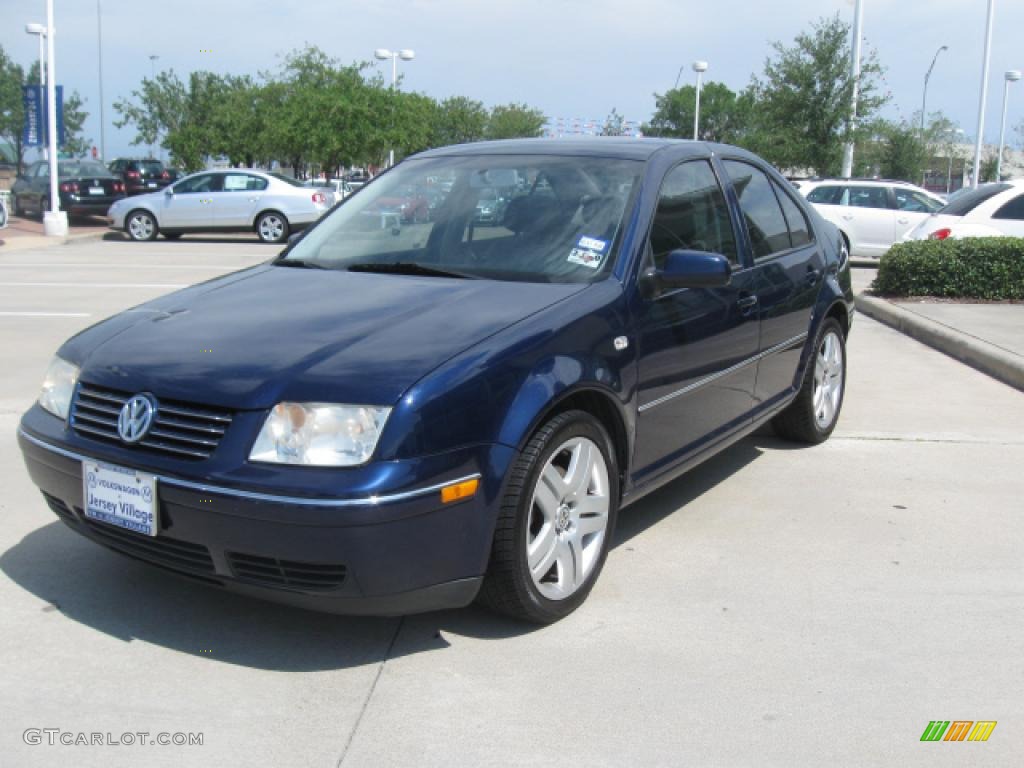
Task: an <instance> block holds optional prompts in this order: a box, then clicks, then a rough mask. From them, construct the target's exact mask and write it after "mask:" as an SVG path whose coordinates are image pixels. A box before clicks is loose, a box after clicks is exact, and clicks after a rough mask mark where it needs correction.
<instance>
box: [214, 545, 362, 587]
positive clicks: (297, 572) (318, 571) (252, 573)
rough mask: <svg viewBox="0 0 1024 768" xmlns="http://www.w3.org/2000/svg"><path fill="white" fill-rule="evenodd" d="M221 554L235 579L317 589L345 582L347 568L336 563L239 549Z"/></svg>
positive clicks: (270, 584)
mask: <svg viewBox="0 0 1024 768" xmlns="http://www.w3.org/2000/svg"><path fill="white" fill-rule="evenodd" d="M225 554H226V555H227V559H228V564H229V565H230V566H231V570H232V572H233V573H234V574H235V576H236V577H237V578H238V579H240V580H242V581H250V582H253V583H256V584H260V585H262V586H268V587H288V588H291V589H301V590H304V591H307V592H319V591H326V590H329V589H337V588H338V587H340V586H341V585H342V584H343V583H344V582H345V573H346V570H347V569H346V567H345V566H344V565H341V564H340V563H304V562H302V561H299V560H278V559H277V558H274V557H262V556H260V555H246V554H242V553H239V552H227V553H225Z"/></svg>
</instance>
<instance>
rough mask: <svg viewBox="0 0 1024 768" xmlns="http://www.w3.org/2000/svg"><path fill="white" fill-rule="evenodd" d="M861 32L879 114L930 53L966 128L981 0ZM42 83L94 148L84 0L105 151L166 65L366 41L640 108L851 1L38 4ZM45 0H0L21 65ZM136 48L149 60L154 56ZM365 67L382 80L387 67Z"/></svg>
mask: <svg viewBox="0 0 1024 768" xmlns="http://www.w3.org/2000/svg"><path fill="white" fill-rule="evenodd" d="M863 2H864V29H863V35H864V39H865V42H866V45H867V46H868V47H870V48H874V49H875V50H877V52H878V55H879V58H880V60H881V62H882V64H883V65H884V66H885V67H886V68H887V73H886V76H885V83H884V86H885V88H887V89H888V90H890V91H891V93H892V101H891V103H890V105H889V106H888V107H887V108H886V109H885V111H884V113H883V114H884V115H885V116H886V117H890V118H893V119H900V118H901V117H910V116H911V115H912V113H913V112H915V111H916V110H919V109H920V106H921V96H922V86H923V81H924V75H925V72H926V71H927V69H928V65H929V64H930V63H931V60H932V56H933V55H934V54H935V51H936V50H937V49H938V48H939V47H940V46H942V45H947V46H949V50H947V51H945V52H943V53H942V54H941V55H940V56H939V59H938V62H937V63H936V65H935V70H934V72H933V74H932V78H931V81H930V84H929V89H928V111H929V112H932V111H933V110H941V111H942V112H943V113H944V114H945V115H946V116H947V117H949V118H951V119H952V120H953V121H954V122H956V123H958V124H959V125H960V127H962V128H963V129H964V131H965V133H966V135H967V136H968V137H970V138H972V139H973V137H974V136H975V135H976V126H977V114H978V100H979V93H980V82H981V69H982V51H983V46H984V36H985V13H986V7H987V0H863ZM54 6H55V24H56V28H57V34H56V35H55V37H54V41H55V44H56V54H55V57H54V59H55V63H56V67H57V82H59V83H61V84H63V85H64V86H65V88H66V89H67V90H77V91H78V92H79V94H80V95H81V96H82V97H83V98H84V99H85V102H86V109H87V110H88V111H89V113H90V117H89V119H88V121H87V122H86V126H85V129H86V134H87V136H88V137H91V138H92V140H93V142H94V143H95V144H96V145H99V143H100V110H99V75H98V69H99V67H98V56H97V52H98V42H97V7H98V6H101V7H102V38H103V48H102V53H103V57H102V58H103V90H104V103H105V120H104V123H105V133H106V136H105V141H106V157H107V158H113V157H115V156H118V155H125V154H139V153H140V152H141V149H142V148H138V147H136V148H133V147H132V146H131V141H132V139H133V138H134V131H132V130H131V129H130V128H125V129H116V128H114V127H113V120H114V119H115V118H116V113H115V111H114V109H113V104H114V102H115V101H117V100H119V99H122V98H125V97H128V96H129V95H130V94H131V91H132V90H133V89H135V88H137V87H138V85H139V83H140V81H141V79H142V78H143V77H147V76H149V75H150V72H151V67H155V68H156V69H157V71H159V70H162V69H174V70H175V72H177V73H178V74H179V75H180V76H183V79H184V76H185V75H186V74H187V73H188V72H190V71H193V70H199V69H206V70H211V71H214V72H217V73H221V74H227V73H232V74H243V73H249V74H257V73H258V72H260V71H266V70H274V69H277V68H278V66H279V65H280V63H281V57H282V56H283V55H284V54H286V53H288V52H290V51H292V50H295V49H296V48H301V47H303V46H304V45H306V44H310V45H316V46H318V47H320V48H321V49H323V50H324V51H325V52H327V53H328V54H329V55H331V56H332V57H335V58H337V59H339V60H340V61H341V62H343V63H351V62H354V61H366V60H371V59H372V57H373V50H374V49H375V48H378V47H387V48H393V49H398V48H411V49H413V50H414V51H415V53H416V58H415V59H414V60H413V61H411V62H399V68H400V74H401V75H402V76H403V78H404V79H403V82H402V88H403V89H405V90H414V91H419V92H421V93H425V94H427V95H430V96H433V97H435V98H439V99H440V98H445V97H448V96H452V95H464V96H469V97H472V98H475V99H478V100H480V101H482V102H484V103H485V104H486V105H488V106H492V105H495V104H503V103H508V102H512V101H515V102H526V103H528V104H530V105H531V106H535V107H538V108H539V109H541V110H542V111H543V112H544V113H545V114H546V115H548V116H550V117H563V118H576V117H578V118H583V119H594V118H596V119H599V120H602V121H603V120H604V118H605V117H606V116H607V115H608V114H609V113H610V112H611V110H612V108H615V109H616V110H617V111H618V112H619V113H620V114H622V115H623V116H624V117H625V118H626V119H628V120H636V121H645V120H648V119H650V117H651V115H652V113H653V111H654V94H655V93H663V92H664V91H666V90H668V89H670V88H671V87H672V86H673V83H674V82H675V80H676V77H677V75H678V73H679V70H680V67H683V68H684V69H683V73H682V78H683V79H682V81H681V83H685V82H693V78H694V74H693V72H692V70H691V69H690V64H691V63H692V62H693V61H694V60H696V59H702V60H705V61H707V62H709V64H710V68H709V70H708V72H707V73H706V75H705V78H706V79H710V80H715V81H719V82H723V83H725V84H726V85H728V86H729V87H730V88H732V89H734V90H738V89H740V88H743V87H744V86H746V85H747V84H748V83H749V81H750V78H751V75H752V74H754V73H758V74H759V73H760V72H761V71H762V69H763V65H764V61H765V58H766V57H767V56H768V55H769V54H770V53H771V43H772V42H773V41H782V42H784V43H790V42H791V41H792V40H793V38H794V37H795V36H796V35H797V34H799V33H800V32H801V31H804V30H807V29H808V28H809V27H810V24H811V22H813V21H814V20H816V19H819V18H821V17H823V16H831V15H833V14H836V13H838V14H839V15H840V16H841V17H842V18H843V19H844V20H846V21H848V22H851V23H852V21H853V14H854V4H853V0H772V2H758V1H757V0H714V1H713V2H695V1H694V0H630V1H628V2H625V1H623V0H511V1H510V2H496V1H495V0H488V1H487V2H479V1H478V0H359V1H358V2H353V0H330V2H326V1H325V0H301V1H300V2H287V1H286V0H274V1H271V0H246V1H245V2H239V1H237V0H205V1H200V0H163V1H162V2H156V1H155V0H99V2H97V1H96V0H54ZM45 15H46V4H45V2H44V0H0V19H2V22H3V23H2V24H0V45H2V46H3V48H4V50H5V51H6V52H7V53H8V55H10V56H11V57H12V58H13V59H14V60H15V61H17V62H19V63H20V64H22V65H23V66H26V67H27V66H30V65H31V63H32V62H33V61H34V60H35V59H36V58H37V57H38V45H37V40H36V37H35V36H33V35H28V34H26V33H25V32H24V31H23V30H24V25H25V23H26V22H30V21H38V22H41V23H45V21H46V19H45ZM1022 32H1024V2H1022V0H995V17H994V34H993V42H992V60H991V73H990V76H989V80H988V82H989V88H988V108H987V110H986V112H985V116H986V122H985V131H984V136H985V139H986V140H987V141H989V142H993V143H994V142H996V141H997V140H998V135H999V118H1000V113H1001V109H1002V97H1003V82H1004V80H1003V73H1004V71H1005V70H1007V69H1024V45H1022V44H1021V39H1022ZM150 56H158V57H159V58H158V59H157V60H156V61H155V62H151V61H150V58H149V57H150ZM380 66H382V68H383V69H382V71H384V73H385V75H386V76H388V77H390V62H383V63H382V64H381V65H380ZM1022 121H1024V80H1022V81H1021V82H1019V83H1017V84H1016V85H1014V86H1011V89H1010V108H1009V111H1008V121H1007V123H1008V128H1007V137H1008V142H1009V143H1011V144H1013V145H1015V146H1020V144H1021V140H1022V137H1021V136H1020V134H1018V133H1017V132H1016V131H1015V130H1014V127H1016V126H1017V125H1019V124H1021V123H1022Z"/></svg>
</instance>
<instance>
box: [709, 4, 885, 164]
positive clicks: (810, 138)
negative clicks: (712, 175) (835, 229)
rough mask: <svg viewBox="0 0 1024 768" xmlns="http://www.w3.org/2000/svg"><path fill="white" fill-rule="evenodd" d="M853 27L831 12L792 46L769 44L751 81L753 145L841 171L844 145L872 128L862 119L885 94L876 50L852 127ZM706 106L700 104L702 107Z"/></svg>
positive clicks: (768, 153) (864, 63)
mask: <svg viewBox="0 0 1024 768" xmlns="http://www.w3.org/2000/svg"><path fill="white" fill-rule="evenodd" d="M849 38H850V28H849V25H848V24H846V23H845V22H843V21H842V20H840V18H839V16H838V15H836V16H834V17H832V18H831V19H828V18H823V19H820V20H819V21H817V22H815V23H814V24H813V25H812V26H811V30H810V31H809V32H802V33H801V34H799V35H797V37H796V39H795V40H794V43H793V45H792V46H789V47H787V46H785V45H783V44H782V43H780V42H776V43H774V44H773V45H772V48H773V49H774V55H773V56H771V57H769V58H768V59H767V60H766V61H765V66H764V73H763V75H762V77H760V78H757V77H755V78H754V80H753V82H752V89H753V93H752V95H753V98H754V99H755V100H756V116H757V125H756V131H755V132H753V133H752V135H751V136H750V142H749V143H750V144H751V148H753V149H755V151H758V152H759V153H760V154H762V155H763V156H764V157H765V158H766V159H768V160H769V161H771V162H773V163H775V164H776V165H779V166H781V167H784V168H791V169H805V168H806V169H810V170H812V171H814V172H816V173H818V174H821V175H829V174H835V173H836V172H838V171H839V166H840V162H841V158H842V151H843V150H842V148H843V144H844V143H845V142H846V141H847V140H848V139H854V140H855V139H857V138H859V137H863V136H865V135H869V133H870V129H868V130H865V129H864V128H863V126H864V125H865V124H867V123H869V122H870V120H871V118H872V117H873V116H874V115H875V113H876V112H877V111H878V109H879V107H881V106H882V105H883V104H884V103H885V102H886V100H887V97H886V96H883V95H880V93H879V86H878V80H879V78H880V77H881V75H882V74H883V69H882V67H881V65H880V64H879V63H878V56H877V54H876V53H875V52H874V51H871V52H869V53H868V54H867V55H866V56H864V57H862V60H861V74H860V80H859V95H858V99H857V115H856V117H857V120H858V123H859V126H860V127H859V129H858V130H857V131H852V130H851V119H852V118H853V117H854V115H853V114H852V109H851V103H852V97H853V87H854V80H853V77H852V76H851V73H850V66H849V62H850V46H849ZM702 112H703V110H702Z"/></svg>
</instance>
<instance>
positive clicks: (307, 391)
mask: <svg viewBox="0 0 1024 768" xmlns="http://www.w3.org/2000/svg"><path fill="white" fill-rule="evenodd" d="M439 178H444V179H448V180H450V182H451V184H450V187H448V188H447V189H445V188H443V187H442V188H441V189H440V191H439V194H442V195H444V200H443V202H441V204H440V205H438V206H437V207H436V208H435V211H434V215H433V217H431V218H429V219H425V220H418V221H414V222H408V223H403V224H402V225H401V227H393V226H392V220H393V219H394V213H387V212H382V211H383V204H382V201H387V200H393V199H397V198H399V197H401V195H402V194H403V191H404V190H405V189H407V188H410V187H411V188H414V189H417V188H421V187H427V186H429V185H430V184H431V180H434V181H435V182H436V180H437V179H439ZM518 180H523V181H524V183H523V184H522V185H519V184H518V183H517V181H518ZM438 186H440V185H438ZM496 188H501V189H508V190H510V192H509V195H510V198H511V199H510V200H509V201H508V204H507V206H506V208H505V209H504V211H503V212H502V217H501V221H500V222H495V223H494V224H492V225H489V226H487V227H481V226H479V225H478V224H477V223H476V221H475V219H476V215H477V211H478V210H479V208H478V205H479V201H480V200H481V199H482V198H484V197H485V196H491V195H493V194H494V193H493V190H494V189H496ZM247 194H248V193H246V192H244V191H242V192H239V195H240V196H241V198H242V199H243V200H244V199H245V198H246V196H247ZM215 213H216V212H214V215H215ZM396 230H397V231H396ZM848 261H849V259H848V257H847V253H846V248H845V245H844V244H843V241H842V238H841V236H840V234H839V231H838V230H837V229H836V228H835V227H834V226H833V225H831V224H829V223H827V222H826V221H824V220H823V219H822V218H821V216H820V215H818V214H817V213H816V212H815V211H814V210H813V208H812V207H811V206H810V205H808V204H807V203H806V202H805V201H804V200H803V199H802V198H801V197H800V195H799V194H798V193H797V192H796V191H795V190H794V189H793V188H792V186H790V184H789V183H788V182H787V181H786V180H785V179H784V178H783V177H782V176H780V175H779V173H778V172H777V171H775V170H774V169H773V168H771V167H770V166H769V165H768V164H767V163H765V162H763V161H762V160H760V159H759V158H757V157H755V156H754V155H752V154H750V153H749V152H745V151H743V150H742V149H738V148H736V147H729V146H725V145H722V144H705V143H702V142H692V141H671V140H665V139H617V138H601V139H591V140H583V141H578V140H577V141H573V140H565V141H548V140H541V139H538V140H520V141H502V142H480V143H475V144H465V145H461V146H456V147H446V148H443V149H436V150H432V151H429V152H425V153H423V154H421V155H417V156H415V157H411V158H408V159H406V160H404V161H403V162H402V163H401V164H400V165H398V166H396V167H395V168H394V169H392V170H389V171H388V172H387V173H386V174H383V175H381V176H380V177H379V178H378V179H377V180H375V181H374V182H373V183H372V184H370V185H368V186H367V187H366V188H365V189H364V190H363V191H361V192H359V193H358V194H357V195H353V196H352V197H351V198H349V199H348V200H346V201H345V202H344V203H342V204H341V205H338V206H335V207H334V208H333V209H332V210H331V212H330V213H329V214H327V215H326V216H324V217H323V218H322V219H320V221H319V222H318V223H317V224H315V225H314V226H313V227H311V228H310V229H309V230H307V231H306V232H305V233H304V234H303V235H302V237H300V238H299V239H297V240H295V241H293V242H292V244H291V245H290V246H289V248H287V249H286V250H285V251H284V252H282V254H281V255H280V256H279V257H278V258H277V259H275V260H274V261H272V262H268V263H264V264H260V265H257V266H254V267H251V268H249V269H246V270H243V271H241V272H236V273H234V274H230V275H225V276H223V277H220V278H218V279H216V280H211V281H209V282H205V283H201V284H199V285H194V286H192V287H190V288H186V289H185V290H182V291H179V292H177V293H172V294H169V295H167V296H162V297H160V298H158V299H155V300H153V301H150V302H148V303H147V304H143V305H141V306H139V307H135V308H134V309H131V310H128V311H127V312H123V313H121V314H120V315H116V316H114V317H112V318H109V319H107V320H105V321H103V322H101V323H99V324H98V325H94V326H93V327H92V328H89V329H87V330H85V331H83V332H82V333H79V334H78V335H77V336H74V337H73V338H72V339H70V340H69V341H68V342H66V343H65V344H64V345H63V346H62V347H61V348H60V349H59V350H58V352H57V357H56V358H55V359H54V361H53V363H52V365H51V367H50V370H49V372H48V373H47V375H46V378H45V381H44V384H43V390H42V394H41V395H40V398H39V402H38V403H37V404H36V405H34V406H33V407H32V408H31V409H30V410H29V411H28V412H27V413H26V414H25V416H24V418H23V419H22V421H21V427H20V429H19V443H20V445H21V450H22V452H23V453H24V456H25V461H26V464H27V466H28V470H29V473H30V474H31V476H32V480H33V481H34V482H35V483H36V485H38V486H39V487H40V489H41V490H42V491H43V494H44V497H45V500H46V503H47V504H48V505H49V507H50V509H52V510H53V512H54V513H55V514H56V515H57V516H58V517H59V518H60V519H61V520H63V521H64V522H65V523H67V524H68V525H69V526H70V527H71V528H72V529H73V530H74V531H76V532H77V533H79V534H81V535H83V536H86V537H88V538H90V539H92V540H93V541H96V542H98V543H100V544H102V545H105V546H107V547H109V548H111V549H114V550H117V551H119V552H122V553H124V554H126V555H129V556H131V557H134V558H137V559H140V560H145V561H148V562H151V563H154V564H156V565H158V566H162V567H163V568H166V569H170V570H172V571H177V572H179V573H182V574H186V575H189V576H192V577H193V578H196V579H199V580H201V581H203V582H205V583H208V584H215V585H219V586H222V587H225V588H228V589H231V590H234V591H237V592H241V593H245V594H250V595H256V596H261V597H268V598H271V599H274V600H280V601H283V602H287V603H291V604H293V605H298V606H304V607H308V608H320V609H325V610H329V611H338V612H351V613H379V614H401V613H410V612H416V611H426V610H434V609H440V608H452V607H458V606H463V605H466V604H468V603H469V602H471V601H472V600H474V599H477V598H479V599H480V600H482V601H483V602H484V603H486V604H487V605H488V606H490V607H492V608H493V609H495V610H498V611H503V612H505V613H508V614H511V615H513V616H516V617H520V618H524V619H528V620H531V621H536V622H550V621H554V620H556V619H559V618H561V617H562V616H565V615H566V614H568V613H569V612H570V611H572V610H573V609H574V608H576V607H577V606H579V605H580V604H581V603H582V602H583V600H584V599H585V598H586V596H587V594H588V593H589V592H590V589H591V587H592V586H593V585H594V582H595V581H596V580H597V577H598V574H599V573H600V572H601V566H602V564H603V563H604V561H605V558H606V557H607V555H608V552H609V548H610V545H611V543H612V541H613V540H614V535H615V521H616V517H617V515H618V513H619V510H620V508H624V507H626V506H628V505H630V504H632V503H634V502H635V501H637V500H638V499H640V498H642V497H643V496H644V495H646V494H647V493H650V492H651V491H653V490H654V489H656V488H658V487H660V486H662V485H664V484H665V483H668V482H670V481H672V480H674V479H675V478H677V477H679V476H680V475H681V474H682V473H683V472H685V471H686V470H688V469H689V468H690V467H692V466H694V465H695V464H697V463H698V462H700V461H702V460H704V459H706V458H708V457H709V456H712V455H713V454H715V453H716V452H718V451H721V450H723V449H724V448H726V447H727V446H729V445H730V444H731V443H733V442H735V441H736V440H739V439H740V438H742V437H743V436H744V435H747V434H749V433H750V432H751V431H753V430H755V429H757V428H758V427H760V426H761V425H763V424H766V423H768V422H771V424H772V425H773V426H774V429H775V431H776V433H777V434H779V435H781V436H783V437H786V438H790V439H793V440H798V441H803V442H807V443H820V442H822V441H823V440H825V439H826V438H828V436H829V435H830V434H831V433H832V430H833V429H834V427H835V425H836V421H837V420H838V418H839V412H840V408H841V406H842V402H843V393H844V388H845V381H846V346H845V344H846V337H847V334H848V333H849V331H850V325H851V321H852V319H853V309H854V307H853V293H852V291H851V287H850V270H849V265H848ZM845 471H847V468H846V467H845V466H844V465H843V464H842V459H841V455H840V454H839V453H838V452H835V451H832V452H825V453H822V454H821V455H820V457H819V461H818V469H817V470H816V471H815V472H814V473H813V474H809V475H808V476H807V477H805V478H803V479H802V481H803V482H808V483H814V482H831V480H832V478H835V477H840V476H842V474H843V472H845ZM780 482H782V481H781V480H780ZM749 494H750V498H749V499H747V503H748V507H749V509H747V510H746V511H747V512H749V514H756V513H757V504H758V502H759V499H758V496H757V489H756V488H754V489H750V491H749ZM694 503H699V501H698V502H694ZM778 535H779V536H784V535H785V533H784V532H779V533H778ZM766 546H770V543H767V542H766ZM46 557H47V555H46V553H39V558H40V561H43V560H44V559H45V558H46ZM49 557H51V558H58V557H59V553H56V552H54V553H50V555H49ZM53 569H54V571H55V573H56V572H58V571H59V570H60V564H59V563H58V562H56V560H55V561H54V563H53ZM60 576H61V577H64V576H65V574H60ZM55 577H56V576H55ZM145 588H146V585H145V584H142V585H140V586H139V589H140V590H142V589H145ZM625 588H626V587H620V589H623V590H625ZM631 599H634V600H643V599H645V596H644V595H639V594H638V595H634V596H632V598H631ZM125 610H130V607H126V608H125Z"/></svg>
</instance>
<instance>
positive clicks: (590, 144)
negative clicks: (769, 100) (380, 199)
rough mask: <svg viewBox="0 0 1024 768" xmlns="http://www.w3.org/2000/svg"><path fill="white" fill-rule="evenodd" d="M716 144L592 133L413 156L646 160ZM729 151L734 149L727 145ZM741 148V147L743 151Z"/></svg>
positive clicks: (480, 144) (702, 152)
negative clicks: (671, 150)
mask: <svg viewBox="0 0 1024 768" xmlns="http://www.w3.org/2000/svg"><path fill="white" fill-rule="evenodd" d="M716 146H722V147H723V148H724V146H725V145H713V144H707V143H705V142H702V141H688V140H685V139H661V138H642V139H637V138H631V137H625V136H592V137H585V138H583V137H581V138H575V137H574V138H561V139H503V140H500V141H477V142H473V143H471V144H454V145H452V146H448V147H439V148H438V149H430V150H427V151H426V152H421V153H419V154H417V155H415V157H448V156H464V155H555V156H557V155H575V156H581V157H614V158H622V159H626V160H647V159H649V158H650V157H651V156H652V155H653V154H654V153H656V152H658V151H660V150H662V149H666V148H669V147H675V148H679V149H683V148H690V149H691V150H692V153H693V155H695V156H706V155H707V154H708V153H709V152H710V151H712V149H713V148H714V147H716ZM728 149H729V150H730V151H732V150H734V149H736V148H734V147H728ZM742 151H743V150H740V152H742Z"/></svg>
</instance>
